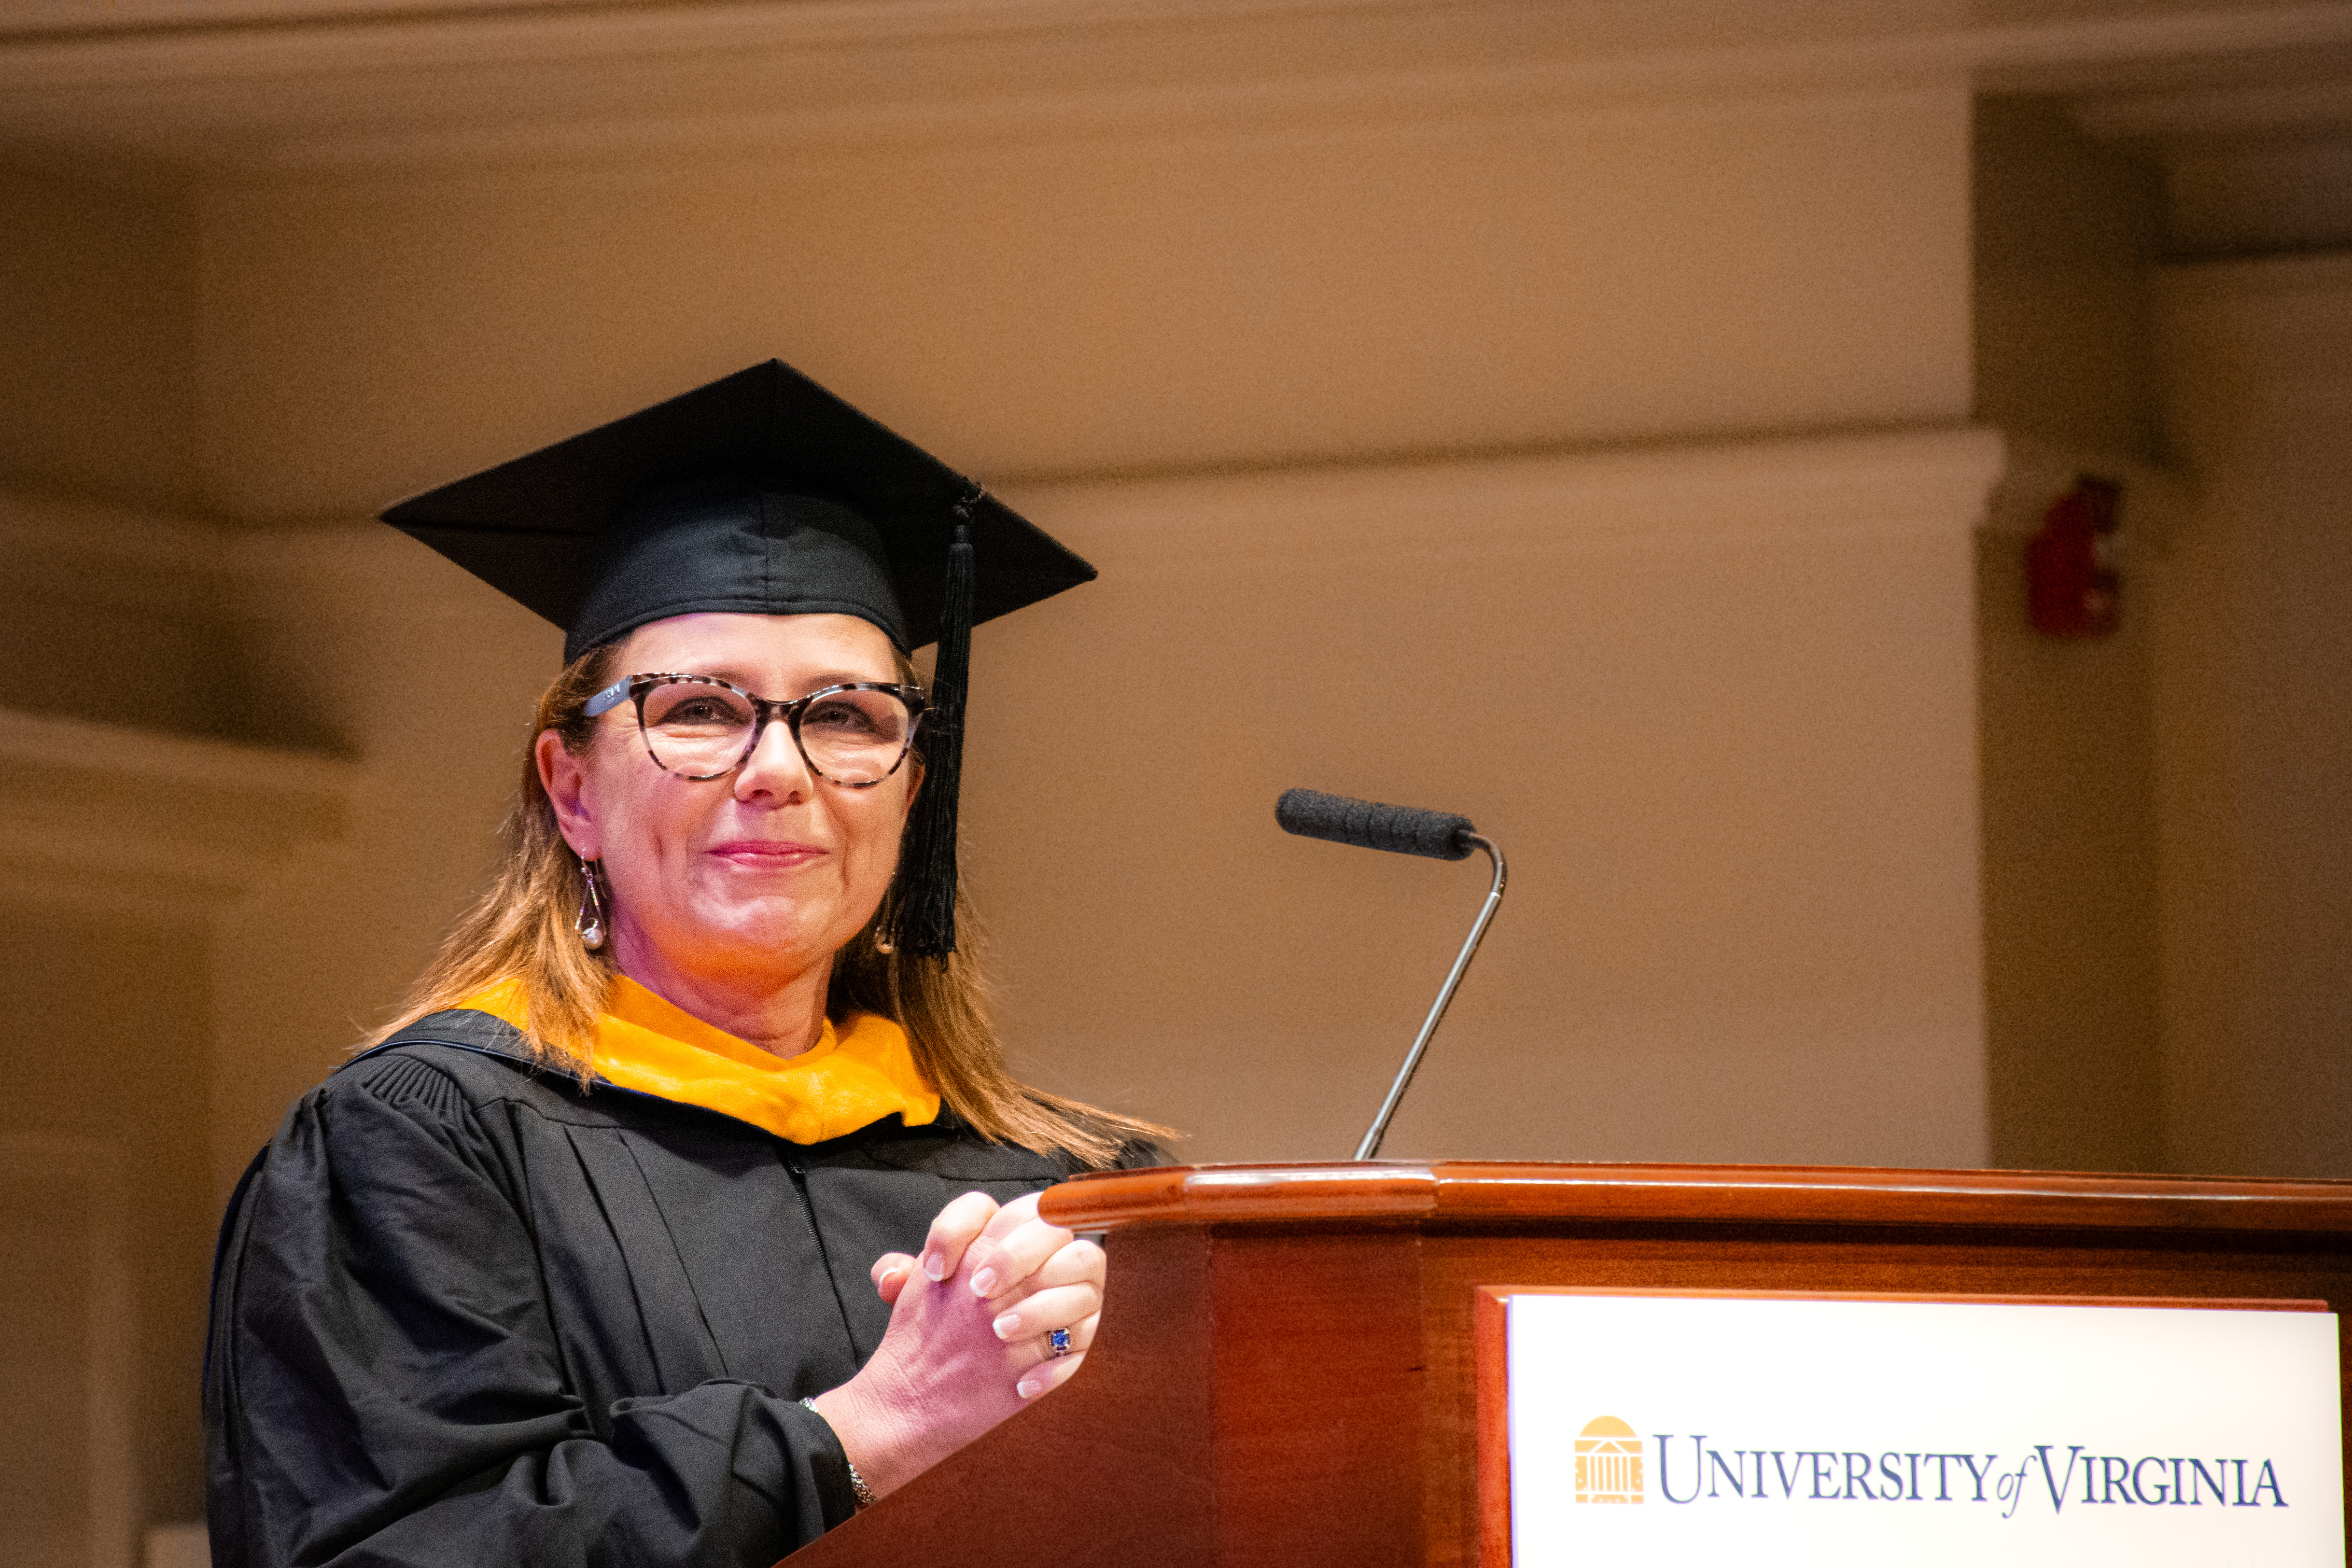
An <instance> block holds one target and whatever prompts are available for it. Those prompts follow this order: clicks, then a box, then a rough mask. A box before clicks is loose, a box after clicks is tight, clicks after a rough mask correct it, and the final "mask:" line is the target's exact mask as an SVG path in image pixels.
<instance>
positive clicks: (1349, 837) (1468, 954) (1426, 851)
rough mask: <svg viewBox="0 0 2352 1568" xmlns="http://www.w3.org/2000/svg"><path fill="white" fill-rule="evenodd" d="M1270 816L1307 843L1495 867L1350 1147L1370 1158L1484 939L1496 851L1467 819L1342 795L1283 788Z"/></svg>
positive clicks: (1498, 880) (1499, 865)
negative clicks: (1385, 1091)
mask: <svg viewBox="0 0 2352 1568" xmlns="http://www.w3.org/2000/svg"><path fill="white" fill-rule="evenodd" d="M1274 819H1275V821H1276V822H1277V823H1279V824H1280V825H1281V826H1282V827H1283V829H1284V831H1286V832H1289V833H1296V834H1299V835H1301V836H1303V837H1308V838H1328V839H1330V840H1331V841H1332V842H1334V843H1337V844H1353V845H1356V846H1358V847H1360V848H1365V849H1387V850H1391V851H1393V852H1395V853H1397V854H1399V855H1425V856H1427V857H1429V858H1431V859H1433V860H1461V859H1465V858H1467V857H1468V856H1469V854H1470V851H1471V850H1473V849H1484V850H1485V851H1486V858H1488V859H1489V860H1492V861H1493V862H1494V863H1495V885H1494V886H1493V887H1491V888H1489V889H1486V902H1485V903H1484V904H1481V905H1480V906H1479V907H1478V918H1477V920H1476V921H1475V922H1473V923H1472V925H1471V927H1470V936H1469V939H1468V940H1467V941H1465V942H1463V944H1462V951H1461V952H1459V953H1458V954H1456V955H1455V957H1454V967H1453V968H1452V969H1451V970H1449V971H1448V972H1447V973H1446V976H1445V984H1444V985H1442V986H1440V987H1439V988H1438V992H1437V1000H1436V1001H1434V1002H1433V1003H1431V1004H1430V1006H1429V1016H1428V1017H1426V1018H1424V1019H1423V1020H1422V1022H1421V1033H1420V1034H1418V1035H1416V1036H1414V1037H1413V1041H1412V1049H1411V1050H1410V1051H1407V1052H1406V1053H1405V1058H1404V1066H1403V1067H1402V1068H1398V1069H1397V1075H1396V1081H1395V1082H1394V1083H1392V1084H1391V1085H1389V1097H1388V1098H1387V1099H1386V1100H1382V1101H1381V1113H1380V1114H1379V1115H1378V1116H1376V1117H1374V1118H1373V1119H1372V1125H1371V1127H1370V1129H1369V1130H1367V1131H1366V1132H1365V1133H1364V1141H1363V1142H1360V1143H1359V1144H1357V1145H1356V1158H1357V1159H1359V1160H1370V1159H1372V1158H1374V1157H1375V1156H1377V1155H1378V1154H1379V1153H1380V1152H1381V1140H1382V1139H1383V1138H1386V1137H1387V1136H1388V1131H1389V1121H1390V1119H1391V1117H1393V1116H1395V1115H1396V1110H1397V1105H1398V1102H1399V1101H1401V1100H1403V1099H1404V1091H1405V1090H1406V1089H1409V1088H1411V1087H1412V1075H1413V1073H1414V1072H1415V1071H1416V1070H1418V1069H1419V1068H1420V1067H1421V1058H1422V1053H1423V1052H1424V1051H1426V1050H1427V1049H1429V1037H1431V1036H1432V1035H1434V1034H1435V1033H1437V1026H1438V1022H1439V1020H1441V1019H1443V1018H1444V1016H1445V1009H1446V1007H1447V1005H1450V1004H1451V1003H1452V1002H1453V1000H1454V988H1455V987H1456V986H1458V985H1460V984H1462V976H1463V975H1464V974H1465V973H1467V972H1468V970H1469V968H1470V960H1471V959H1473V958H1474V957H1475V956H1477V952H1478V943H1479V941H1480V940H1481V939H1482V938H1484V937H1485V936H1486V926H1487V923H1488V922H1489V921H1493V920H1494V918H1495V910H1496V906H1498V905H1500V904H1501V903H1502V901H1503V881H1504V870H1503V852H1502V850H1501V849H1499V848H1497V847H1496V845H1495V842H1494V840H1493V839H1491V838H1487V837H1485V836H1484V835H1482V834H1480V833H1479V832H1478V831H1477V830H1476V829H1475V828H1474V827H1472V826H1471V825H1470V819H1469V818H1468V817H1466V816H1452V815H1450V814H1448V813H1446V812H1442V811H1423V810H1420V809H1418V808H1417V807H1414V806H1410V805H1378V804H1376V803H1374V802H1372V801H1369V800H1353V799H1350V798H1349V797H1348V796H1346V795H1324V794H1322V793H1321V792H1320V791H1318V790H1311V789H1294V790H1285V791H1284V792H1283V795H1282V798H1281V799H1280V800H1278V801H1276V803H1275V807H1274Z"/></svg>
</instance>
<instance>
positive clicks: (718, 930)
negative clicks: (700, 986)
mask: <svg viewBox="0 0 2352 1568" xmlns="http://www.w3.org/2000/svg"><path fill="white" fill-rule="evenodd" d="M695 923H696V925H697V926H698V928H699V929H698V930H697V931H695V933H694V937H693V940H692V941H691V942H690V943H689V944H688V945H689V946H690V948H691V950H692V954H693V960H694V961H690V962H689V963H688V965H687V966H688V967H689V968H697V967H703V966H706V965H707V966H709V967H710V968H711V969H713V970H719V971H725V972H730V973H740V972H743V971H746V970H752V971H760V972H769V971H776V972H784V973H798V972H800V971H801V970H803V969H806V968H809V967H810V966H812V965H814V964H817V963H823V962H824V960H825V959H827V958H829V957H831V956H832V955H833V953H834V952H835V951H836V950H838V949H839V948H840V947H841V946H842V945H843V944H844V943H845V942H847V941H848V940H849V939H850V937H852V936H854V935H856V931H857V922H845V921H842V920H840V919H839V918H837V911H835V910H830V909H825V910H813V909H810V908H808V907H807V906H806V905H805V904H804V903H800V902H796V901H793V900H773V899H763V900H747V901H745V902H743V903H741V904H740V905H737V906H736V907H734V908H731V909H728V910H714V911H712V912H711V915H710V916H709V917H707V918H705V919H704V920H701V921H697V922H695ZM681 956H685V955H683V954H682V955H681Z"/></svg>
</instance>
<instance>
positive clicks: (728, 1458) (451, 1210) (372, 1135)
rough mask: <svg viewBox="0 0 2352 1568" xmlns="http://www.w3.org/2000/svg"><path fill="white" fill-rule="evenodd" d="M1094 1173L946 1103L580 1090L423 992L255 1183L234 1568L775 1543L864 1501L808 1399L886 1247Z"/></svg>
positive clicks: (234, 1266)
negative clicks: (847, 1113) (764, 1107)
mask: <svg viewBox="0 0 2352 1568" xmlns="http://www.w3.org/2000/svg"><path fill="white" fill-rule="evenodd" d="M1154 1157H1155V1152H1153V1151H1150V1150H1149V1149H1148V1148H1139V1149H1137V1150H1136V1151H1134V1152H1133V1155H1132V1157H1131V1159H1129V1160H1126V1161H1122V1162H1121V1163H1137V1164H1143V1163H1151V1162H1152V1160H1153V1159H1154ZM1067 1173H1069V1167H1068V1166H1067V1164H1066V1163H1061V1162H1057V1161H1055V1160H1051V1159H1047V1158H1045V1157H1044V1156H1041V1155H1037V1154H1034V1153H1031V1152H1028V1151H1026V1150H1024V1149H1018V1148H1008V1147H1006V1146H1004V1145H1003V1144H997V1143H992V1142H986V1141H985V1140H982V1139H981V1138H980V1137H978V1136H977V1135H975V1134H973V1133H972V1132H971V1131H969V1130H968V1129H966V1128H964V1127H963V1126H962V1125H961V1123H958V1122H956V1121H954V1120H953V1119H952V1118H951V1117H950V1116H949V1115H947V1113H945V1112H944V1111H943V1112H942V1113H941V1117H940V1121H939V1122H938V1123H936V1124H934V1125H932V1126H927V1127H917V1128H908V1127H905V1126H903V1125H901V1123H900V1122H899V1120H898V1117H896V1116H892V1117H889V1118H887V1120H886V1121H881V1122H877V1123H876V1124H875V1125H873V1126H871V1127H867V1128H866V1129H863V1130H862V1131H857V1132H854V1133H851V1134H849V1135H848V1136H846V1137H844V1138H838V1139H835V1140H834V1141H832V1142H826V1143H820V1144H814V1145H801V1144H795V1143H791V1142H785V1141H784V1140H782V1139H780V1138H777V1137H774V1136H772V1135H771V1134H770V1133H767V1132H764V1131H761V1130H760V1129H758V1128H756V1127H753V1126H751V1125H749V1124H748V1123H745V1122H741V1121H736V1120H734V1119H733V1118H731V1117H727V1116H722V1115H719V1114H718V1113H717V1112H714V1111H709V1110H698V1109H696V1108H694V1107H690V1106H684V1105H677V1104H672V1103H670V1102H668V1101H666V1100H657V1099H655V1098H653V1097H651V1096H648V1095H643V1094H637V1093H634V1092H631V1091H628V1090H624V1089H613V1088H610V1087H608V1086H602V1085H600V1086H598V1087H597V1088H595V1089H593V1091H592V1092H590V1093H587V1094H585V1095H583V1093H582V1092H581V1091H580V1089H579V1088H578V1086H577V1084H576V1083H575V1082H574V1081H573V1080H572V1079H567V1078H564V1077H562V1076H560V1075H557V1074H551V1073H547V1072H534V1071H532V1070H530V1067H529V1065H528V1060H527V1055H526V1052H525V1048H524V1046H523V1043H522V1039H521V1037H520V1036H519V1035H518V1034H517V1033H516V1032H515V1031H514V1030H513V1029H511V1028H510V1027H509V1026H507V1025H506V1024H504V1023H502V1022H500V1021H499V1020H498V1019H496V1018H493V1017H491V1016H488V1014H484V1013H477V1012H470V1011H457V1012H447V1013H439V1014H436V1015H434V1016H431V1017H429V1018H426V1019H424V1020H423V1021H421V1022H420V1023H418V1024H417V1025H415V1026H412V1027H411V1028H409V1029H407V1030H404V1031H403V1032H402V1034H401V1035H400V1036H399V1037H396V1038H395V1039H394V1040H393V1041H391V1042H388V1043H387V1044H385V1045H384V1046H383V1047H378V1048H377V1049H375V1050H373V1051H372V1052H369V1053H368V1054H366V1055H365V1056H362V1057H360V1058H356V1059H354V1060H353V1061H352V1062H350V1063H348V1064H346V1065H345V1066H344V1067H343V1068H341V1069H340V1070H338V1071H337V1072H336V1073H335V1074H334V1075H333V1076H332V1077H331V1078H330V1079H328V1080H327V1081H326V1082H325V1083H324V1084H322V1085H320V1087H319V1088H318V1089H313V1090H311V1091H310V1093H309V1094H307V1095H305V1096H303V1098H302V1099H301V1100H299V1101H298V1102H297V1103H296V1105H295V1107H294V1109H293V1110H292V1111H291V1112H289V1114H288V1116H287V1118H286V1122H285V1125H284V1126H283V1127H282V1128H280V1129H279V1131H278V1136H277V1138H276V1140H275V1141H274V1142H271V1144H270V1146H269V1147H268V1149H267V1150H265V1151H263V1152H262V1155H261V1156H260V1158H258V1159H257V1161H256V1162H255V1163H254V1166H253V1168H252V1170H250V1171H249V1172H248V1173H247V1176H246V1179H245V1181H244V1182H243V1183H242V1184H240V1185H239V1186H238V1188H237V1193H236V1197H235V1198H234V1199H233V1200H232V1201H231V1204H230V1206H229V1212H228V1216H227V1218H226V1221H225V1222H224V1224H223V1228H222V1233H221V1243H220V1250H219V1254H218V1258H217V1260H216V1263H215V1269H214V1281H213V1299H212V1331H211V1339H210V1342H209V1345H208V1348H207V1352H206V1355H205V1435H206V1469H207V1478H206V1479H207V1489H208V1492H209V1511H210V1514H211V1525H212V1549H213V1562H214V1563H215V1568H279V1565H281V1564H292V1563H303V1564H335V1565H337V1568H361V1565H363V1564H364V1565H370V1568H373V1565H390V1564H401V1565H415V1568H459V1565H462V1564H501V1565H515V1568H520V1565H525V1564H528V1565H530V1568H568V1565H571V1564H591V1563H599V1564H601V1563H612V1564H627V1565H629V1568H670V1565H674V1564H675V1565H684V1564H696V1565H701V1564H709V1565H712V1568H718V1565H720V1564H725V1565H728V1568H737V1565H741V1568H767V1565H768V1564H769V1563H773V1562H774V1561H775V1560H776V1559H777V1558H779V1557H781V1556H782V1555H783V1554H784V1553H786V1552H790V1551H791V1550H793V1548H794V1547H796V1546H799V1545H801V1544H803V1543H804V1542H808V1541H810V1540H813V1539H814V1538H815V1537H816V1536H817V1535H819V1534H820V1533H822V1532H823V1531H824V1530H826V1529H827V1528H828V1527H830V1526H832V1525H834V1524H836V1523H838V1522H839V1521H841V1520H843V1519H844V1518H845V1517H847V1516H848V1514H849V1513H850V1511H851V1510H852V1508H853V1506H854V1500H853V1498H852V1495H851V1491H850V1485H849V1471H848V1466H847V1462H846V1460H845V1458H844V1457H843V1454H842V1450H841V1446H840V1444H839V1442H838V1441H837V1440H836V1439H835V1436H834V1435H833V1431H832V1428H831V1427H829V1426H826V1424H825V1423H824V1420H823V1419H821V1418H820V1417H819V1416H818V1415H816V1414H815V1413H814V1412H813V1411H810V1410H807V1409H804V1408H803V1407H802V1406H801V1405H800V1404H799V1403H798V1401H799V1400H800V1399H801V1398H802V1397H803V1395H808V1394H819V1393H822V1392H823V1391H824V1390H826V1389H829V1388H833V1387H835V1386H837V1385H839V1384H842V1383H844V1382H845V1381H847V1380H848V1378H849V1377H850V1375H851V1374H852V1373H855V1372H856V1370H857V1369H858V1367H859V1366H861V1365H862V1364H864V1363H865V1361H866V1358H867V1357H868V1356H870V1355H872V1354H873V1353H874V1350H875V1347H876V1346H877V1344H878V1343H879V1342H880V1341H881V1338H882V1331H883V1329H884V1327H885V1326H886V1325H887V1321H888V1320H889V1310H888V1309H887V1308H886V1307H885V1306H884V1305H883V1304H882V1302H881V1300H880V1299H879V1298H878V1297H877V1296H876V1295H875V1293H874V1286H873V1283H872V1280H871V1279H870V1278H869V1277H868V1275H867V1273H866V1270H867V1268H868V1267H869V1266H870V1265H871V1264H872V1263H873V1261H874V1259H875V1258H877V1257H879V1256H880V1255H881V1254H883V1253H885V1252H891V1251H898V1252H908V1253H912V1252H916V1251H919V1248H920V1246H921V1243H922V1241H923V1238H924V1236H925V1233H926V1231H927V1230H928V1229H929V1225H930V1222H931V1218H932V1216H933V1215H936V1214H938V1212H939V1211H940V1208H941V1207H942V1206H944V1205H946V1204H947V1203H948V1202H949V1201H950V1199H952V1198H954V1197H956V1196H957V1195H958V1194H962V1193H966V1192H971V1191H979V1192H984V1193H987V1194H990V1195H991V1196H992V1197H994V1198H997V1199H998V1200H1000V1201H1003V1200H1009V1199H1011V1198H1013V1197H1016V1196H1018V1195H1020V1194H1024V1193H1031V1192H1035V1191H1037V1190H1039V1189H1040V1188H1043V1187H1045V1186H1047V1185H1049V1184H1052V1183H1054V1182H1055V1181H1057V1180H1059V1179H1061V1178H1062V1177H1063V1176H1065V1175H1066V1174H1067Z"/></svg>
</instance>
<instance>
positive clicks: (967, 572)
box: [893, 495, 979, 958]
mask: <svg viewBox="0 0 2352 1568" xmlns="http://www.w3.org/2000/svg"><path fill="white" fill-rule="evenodd" d="M978 499H979V497H978V496H977V495H975V496H973V497H971V498H970V499H969V500H963V501H960V502H958V503H957V506H956V531H955V542H954V543H953V544H952V545H950V547H949V549H948V580H947V592H946V595H945V596H944V598H943V599H942V601H941V603H940V654H939V660H938V662H937V663H936V664H935V665H934V666H933V667H932V672H931V707H930V711H929V712H928V713H927V714H925V715H924V717H923V728H924V730H925V731H927V734H926V736H925V738H924V742H923V787H922V793H921V794H920V795H917V796H916V799H915V815H914V820H913V821H911V822H910V823H908V827H907V842H906V845H905V847H904V849H903V854H904V857H905V865H904V867H903V869H902V874H901V876H900V889H899V897H898V900H897V907H896V910H895V911H894V913H895V915H896V919H895V921H894V922H893V923H894V924H896V925H897V927H898V935H897V937H896V939H895V941H896V945H897V946H898V949H899V950H900V951H901V952H908V953H912V954H914V955H915V956H917V957H919V958H944V957H946V956H947V955H948V954H949V953H951V952H954V951H955V945H956V929H955V907H956V798H957V795H959V794H960V793H961V788H962V784H963V721H964V696H965V692H966V690H967V689H968V688H969V687H970V685H971V615H972V592H973V583H972V553H971V536H970V532H969V531H968V530H967V528H966V527H965V522H966V521H967V520H968V519H970V517H971V502H972V501H973V500H978Z"/></svg>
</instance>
